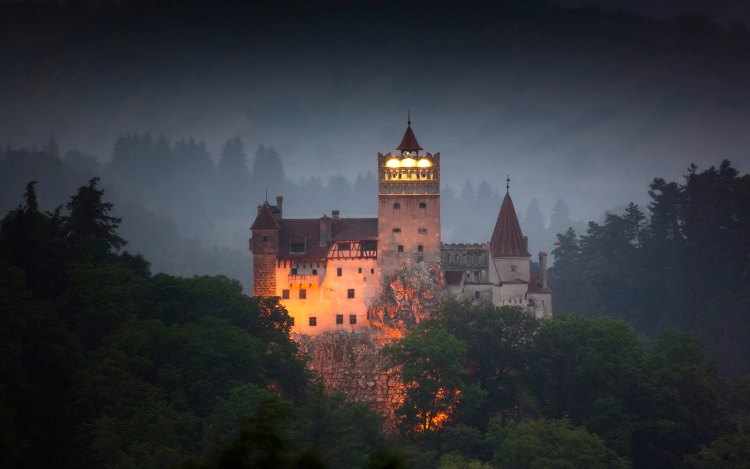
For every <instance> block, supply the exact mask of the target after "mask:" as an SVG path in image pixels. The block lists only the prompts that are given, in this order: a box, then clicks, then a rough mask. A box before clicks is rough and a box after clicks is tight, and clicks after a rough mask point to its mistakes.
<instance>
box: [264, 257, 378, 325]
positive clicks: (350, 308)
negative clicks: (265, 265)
mask: <svg viewBox="0 0 750 469" xmlns="http://www.w3.org/2000/svg"><path fill="white" fill-rule="evenodd" d="M293 267H294V268H296V269H297V274H296V275H295V274H292V268H293ZM338 269H341V276H339V275H338V272H339V270H338ZM275 273H276V278H277V279H278V281H277V286H276V295H277V296H279V297H280V298H281V300H280V302H281V304H282V305H284V307H286V308H287V311H288V312H289V314H290V316H292V318H294V327H293V332H295V333H298V334H308V335H317V334H320V333H323V332H327V331H347V332H355V331H360V330H362V329H367V328H368V326H369V323H368V321H367V308H368V306H369V304H370V302H371V301H372V300H373V298H374V297H375V296H376V295H377V293H378V292H379V289H380V269H379V268H378V265H377V261H376V259H328V260H327V261H320V262H310V261H308V262H305V261H301V262H295V263H291V262H282V263H280V264H279V266H278V267H277V268H276V272H275ZM284 290H288V296H289V298H284V296H285V294H284ZM300 290H304V291H305V294H304V296H305V298H300V296H301V295H300ZM349 290H354V292H353V294H354V298H349ZM337 315H343V318H342V320H343V323H342V324H337ZM351 315H354V316H355V317H356V319H355V321H356V324H351V321H350V316H351ZM313 317H314V318H315V325H311V323H310V318H313Z"/></svg>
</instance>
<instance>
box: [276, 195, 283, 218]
mask: <svg viewBox="0 0 750 469" xmlns="http://www.w3.org/2000/svg"><path fill="white" fill-rule="evenodd" d="M276 208H278V209H279V218H282V217H283V213H284V196H282V195H277V196H276Z"/></svg>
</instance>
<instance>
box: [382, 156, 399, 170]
mask: <svg viewBox="0 0 750 469" xmlns="http://www.w3.org/2000/svg"><path fill="white" fill-rule="evenodd" d="M399 166H401V162H400V161H399V160H398V158H391V159H390V160H388V161H386V162H385V167H386V168H398V167H399Z"/></svg>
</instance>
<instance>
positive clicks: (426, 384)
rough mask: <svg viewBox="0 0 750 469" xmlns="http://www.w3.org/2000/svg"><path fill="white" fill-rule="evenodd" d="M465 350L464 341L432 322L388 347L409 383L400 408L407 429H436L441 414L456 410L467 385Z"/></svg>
mask: <svg viewBox="0 0 750 469" xmlns="http://www.w3.org/2000/svg"><path fill="white" fill-rule="evenodd" d="M465 351H466V347H465V345H464V344H463V342H461V341H460V340H458V339H456V338H455V337H454V336H452V335H451V334H450V333H448V331H447V330H445V329H442V328H436V327H433V324H432V323H430V322H427V323H423V324H421V325H420V326H418V327H417V328H416V329H414V330H413V331H412V332H411V333H410V334H409V335H407V336H406V337H405V338H404V339H403V340H401V341H400V342H398V343H396V344H394V345H392V346H390V347H389V348H388V349H387V350H386V354H388V355H389V357H390V359H391V360H392V362H393V363H394V365H398V366H400V367H401V376H402V379H403V382H404V384H405V385H406V395H407V397H406V401H405V403H404V405H402V406H401V407H400V409H399V410H398V412H399V414H400V415H401V416H402V417H403V421H402V425H403V427H404V429H405V430H406V431H410V430H411V431H413V430H418V431H432V430H435V429H436V428H437V427H439V426H440V424H441V422H440V419H442V417H441V416H442V415H445V416H446V417H447V416H448V415H449V414H450V413H452V411H453V408H454V407H455V406H456V405H457V404H458V402H459V399H460V397H459V396H460V393H461V392H462V390H463V388H464V386H465V381H464V373H465V372H464V366H463V357H464V354H465Z"/></svg>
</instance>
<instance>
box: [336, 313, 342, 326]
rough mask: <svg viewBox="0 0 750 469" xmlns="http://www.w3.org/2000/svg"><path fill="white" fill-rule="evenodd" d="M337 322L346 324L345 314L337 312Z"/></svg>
mask: <svg viewBox="0 0 750 469" xmlns="http://www.w3.org/2000/svg"><path fill="white" fill-rule="evenodd" d="M336 324H344V315H343V314H337V315H336Z"/></svg>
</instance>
